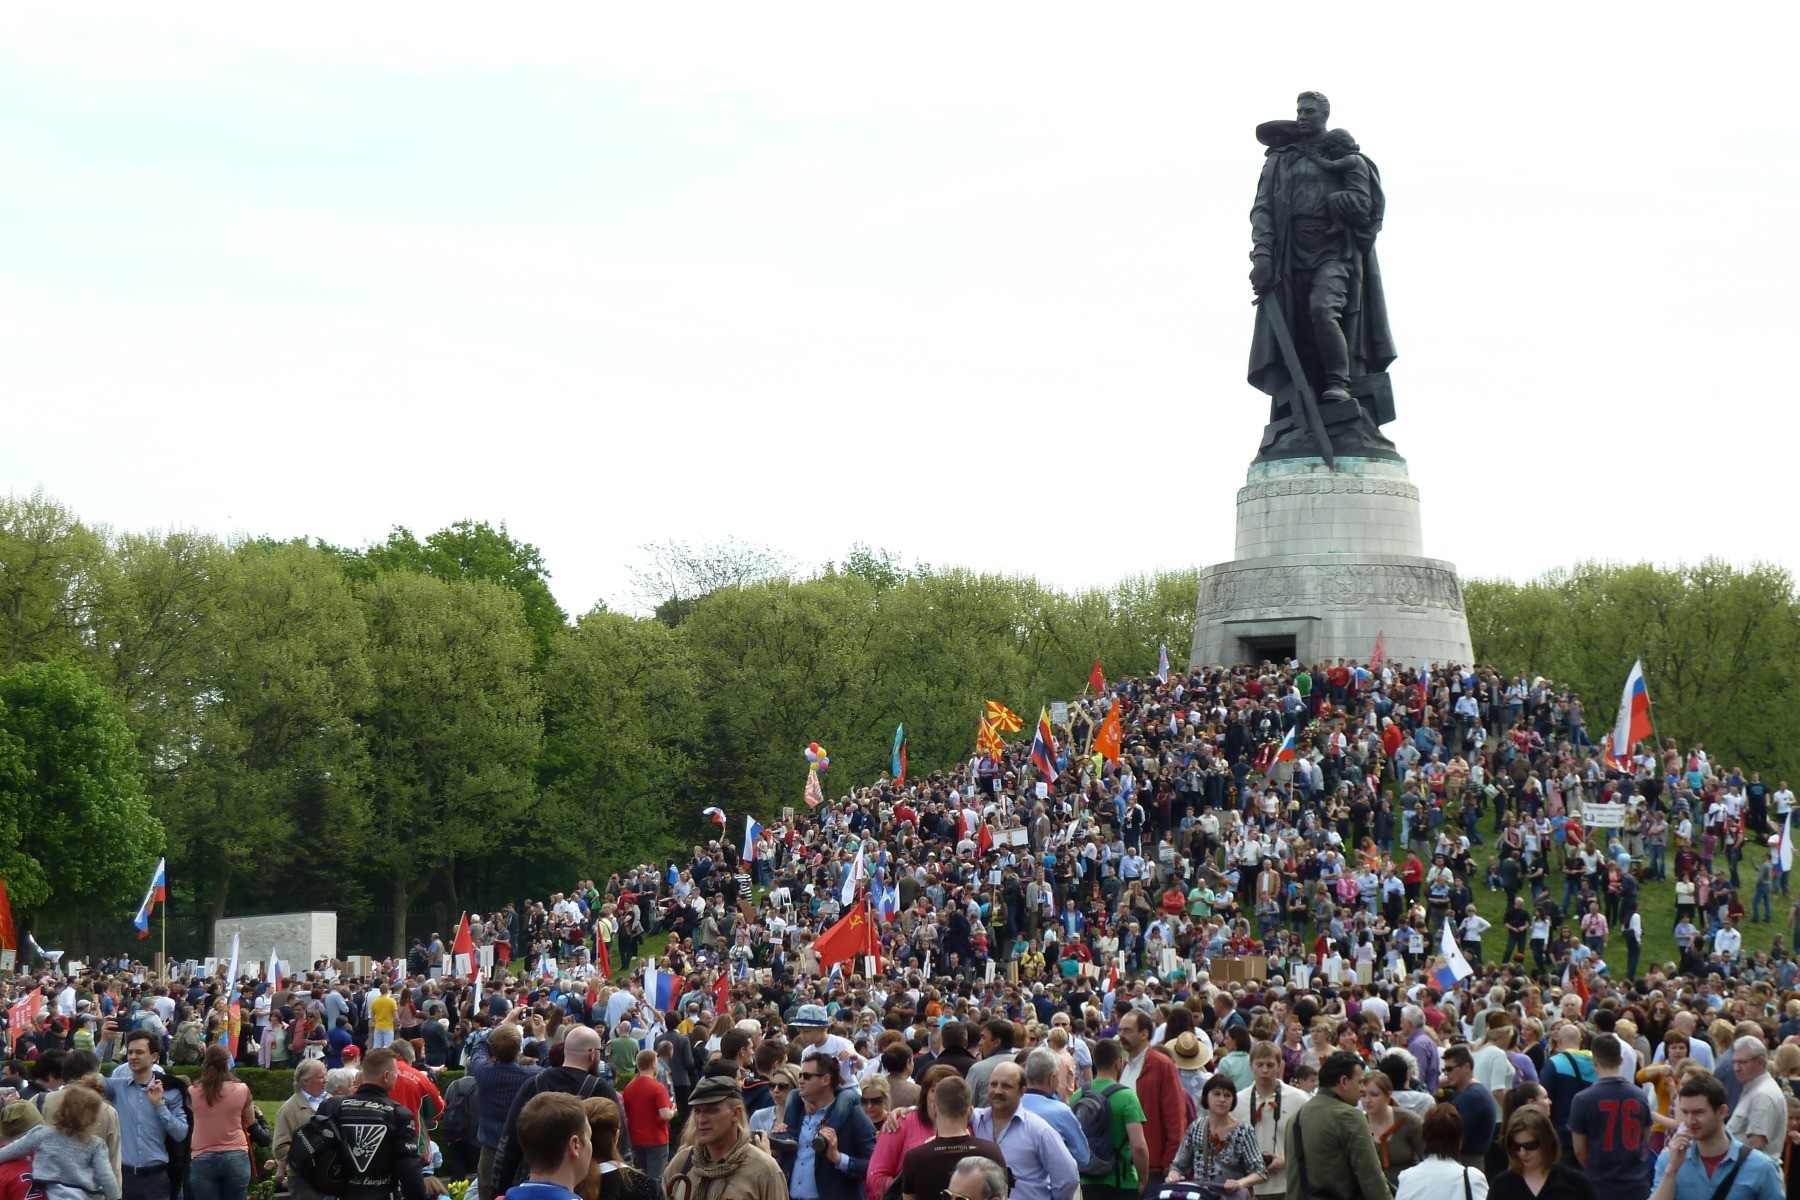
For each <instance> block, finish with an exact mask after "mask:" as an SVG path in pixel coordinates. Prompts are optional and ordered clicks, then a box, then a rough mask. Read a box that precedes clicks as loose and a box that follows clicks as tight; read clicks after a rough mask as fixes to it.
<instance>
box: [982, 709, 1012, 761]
mask: <svg viewBox="0 0 1800 1200" xmlns="http://www.w3.org/2000/svg"><path fill="white" fill-rule="evenodd" d="M975 749H976V750H977V751H979V752H980V753H982V754H985V755H987V756H988V758H989V759H991V760H993V761H994V762H999V761H1000V756H1001V755H1003V754H1005V753H1006V743H1005V742H1003V741H1001V740H1000V735H999V734H997V733H995V732H994V727H993V726H992V725H989V724H988V722H987V718H986V717H982V718H981V719H980V720H978V721H976V723H975Z"/></svg>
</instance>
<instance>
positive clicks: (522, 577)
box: [327, 520, 568, 664]
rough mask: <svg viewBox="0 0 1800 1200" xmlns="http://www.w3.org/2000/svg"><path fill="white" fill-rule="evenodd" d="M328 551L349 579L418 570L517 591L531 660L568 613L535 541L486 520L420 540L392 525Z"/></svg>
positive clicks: (541, 655)
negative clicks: (379, 539) (360, 542)
mask: <svg viewBox="0 0 1800 1200" xmlns="http://www.w3.org/2000/svg"><path fill="white" fill-rule="evenodd" d="M327 549H331V550H332V552H333V553H335V554H337V555H338V556H339V557H341V558H342V559H343V560H344V563H345V567H346V569H347V570H348V571H349V572H350V576H351V578H352V579H355V580H357V581H359V582H367V581H368V580H370V579H373V578H374V577H375V576H376V575H377V574H379V573H380V572H382V571H423V572H424V573H425V574H427V575H431V576H433V577H435V578H437V579H485V580H487V581H488V582H489V583H497V584H499V585H500V586H501V587H504V588H508V589H510V590H511V591H513V592H515V593H517V594H518V597H519V599H520V601H522V602H523V604H524V612H525V623H526V624H527V625H529V626H530V627H531V637H532V643H533V646H534V656H533V661H535V662H537V663H539V664H542V662H543V661H544V659H545V658H546V657H547V656H548V655H549V653H550V646H551V643H552V641H553V640H554V639H555V637H556V634H557V632H558V631H559V630H561V629H563V628H565V627H566V626H567V625H568V614H567V613H565V612H563V610H562V607H561V606H560V605H559V604H557V602H556V597H555V596H553V595H552V594H551V592H550V583H549V580H550V571H549V569H548V568H546V567H545V566H544V556H543V555H542V553H540V552H539V550H538V548H537V547H536V546H533V545H531V544H530V543H529V542H521V541H519V540H517V539H516V538H514V537H513V536H512V535H511V534H510V533H508V532H507V529H506V525H505V524H504V523H502V524H501V526H500V528H498V529H495V528H494V527H493V526H491V525H489V524H488V523H487V522H486V521H471V520H463V521H458V522H457V523H456V524H454V525H452V526H450V527H449V528H448V529H440V530H438V531H437V532H436V533H434V534H432V535H431V536H430V537H428V538H426V539H425V541H424V542H420V541H419V540H418V539H417V538H416V537H414V536H413V533H412V531H411V530H410V529H407V528H406V527H405V526H404V525H396V526H395V527H394V530H393V532H392V533H390V534H389V535H388V539H387V541H385V542H383V543H381V544H380V545H377V546H370V547H368V548H366V549H364V550H340V549H335V548H331V547H327Z"/></svg>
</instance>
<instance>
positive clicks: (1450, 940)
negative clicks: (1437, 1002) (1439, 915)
mask: <svg viewBox="0 0 1800 1200" xmlns="http://www.w3.org/2000/svg"><path fill="white" fill-rule="evenodd" d="M1438 950H1439V951H1440V952H1441V953H1442V954H1443V956H1444V965H1443V966H1441V967H1439V968H1438V972H1437V980H1438V986H1439V987H1441V988H1442V989H1443V990H1445V991H1446V992H1447V991H1449V990H1450V989H1451V988H1453V987H1455V986H1456V985H1457V984H1458V983H1459V982H1461V981H1462V980H1464V979H1467V978H1468V977H1469V976H1471V975H1473V974H1474V973H1475V968H1474V967H1471V966H1470V965H1469V960H1468V959H1466V958H1464V957H1463V952H1462V948H1461V947H1460V946H1458V945H1457V944H1456V939H1455V938H1454V937H1452V936H1451V935H1450V922H1449V921H1445V922H1444V937H1443V941H1442V943H1441V944H1440V945H1439V946H1438Z"/></svg>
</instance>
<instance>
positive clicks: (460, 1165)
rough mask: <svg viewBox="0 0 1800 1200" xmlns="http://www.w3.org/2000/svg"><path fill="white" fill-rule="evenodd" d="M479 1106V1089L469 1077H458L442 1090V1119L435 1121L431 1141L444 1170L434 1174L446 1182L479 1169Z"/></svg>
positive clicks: (466, 1177)
mask: <svg viewBox="0 0 1800 1200" xmlns="http://www.w3.org/2000/svg"><path fill="white" fill-rule="evenodd" d="M480 1103H481V1098H480V1092H479V1085H478V1084H477V1083H476V1081H475V1077H474V1076H473V1075H461V1076H458V1077H457V1079H456V1081H455V1082H454V1083H452V1084H451V1085H450V1086H449V1087H447V1088H445V1089H444V1115H443V1116H441V1117H439V1118H438V1123H437V1129H436V1130H435V1134H436V1137H435V1138H434V1139H433V1140H434V1141H435V1142H436V1144H437V1147H438V1149H440V1150H442V1151H443V1154H444V1166H443V1169H442V1170H440V1171H439V1172H438V1174H440V1175H442V1176H443V1177H445V1178H447V1179H468V1178H470V1177H472V1176H474V1175H475V1173H476V1171H477V1170H478V1169H479V1167H480V1164H481V1143H480V1142H479V1141H478V1140H477V1139H476V1131H477V1127H478V1126H479V1124H480V1122H479V1111H478V1106H479V1105H480Z"/></svg>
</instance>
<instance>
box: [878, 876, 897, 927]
mask: <svg viewBox="0 0 1800 1200" xmlns="http://www.w3.org/2000/svg"><path fill="white" fill-rule="evenodd" d="M875 904H876V909H875V911H876V912H878V913H880V914H881V919H882V920H884V921H892V920H893V919H895V918H896V917H898V916H899V915H900V885H899V884H897V883H890V884H888V885H887V886H886V887H883V888H882V889H881V892H880V894H879V895H878V896H877V897H876V901H875Z"/></svg>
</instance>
